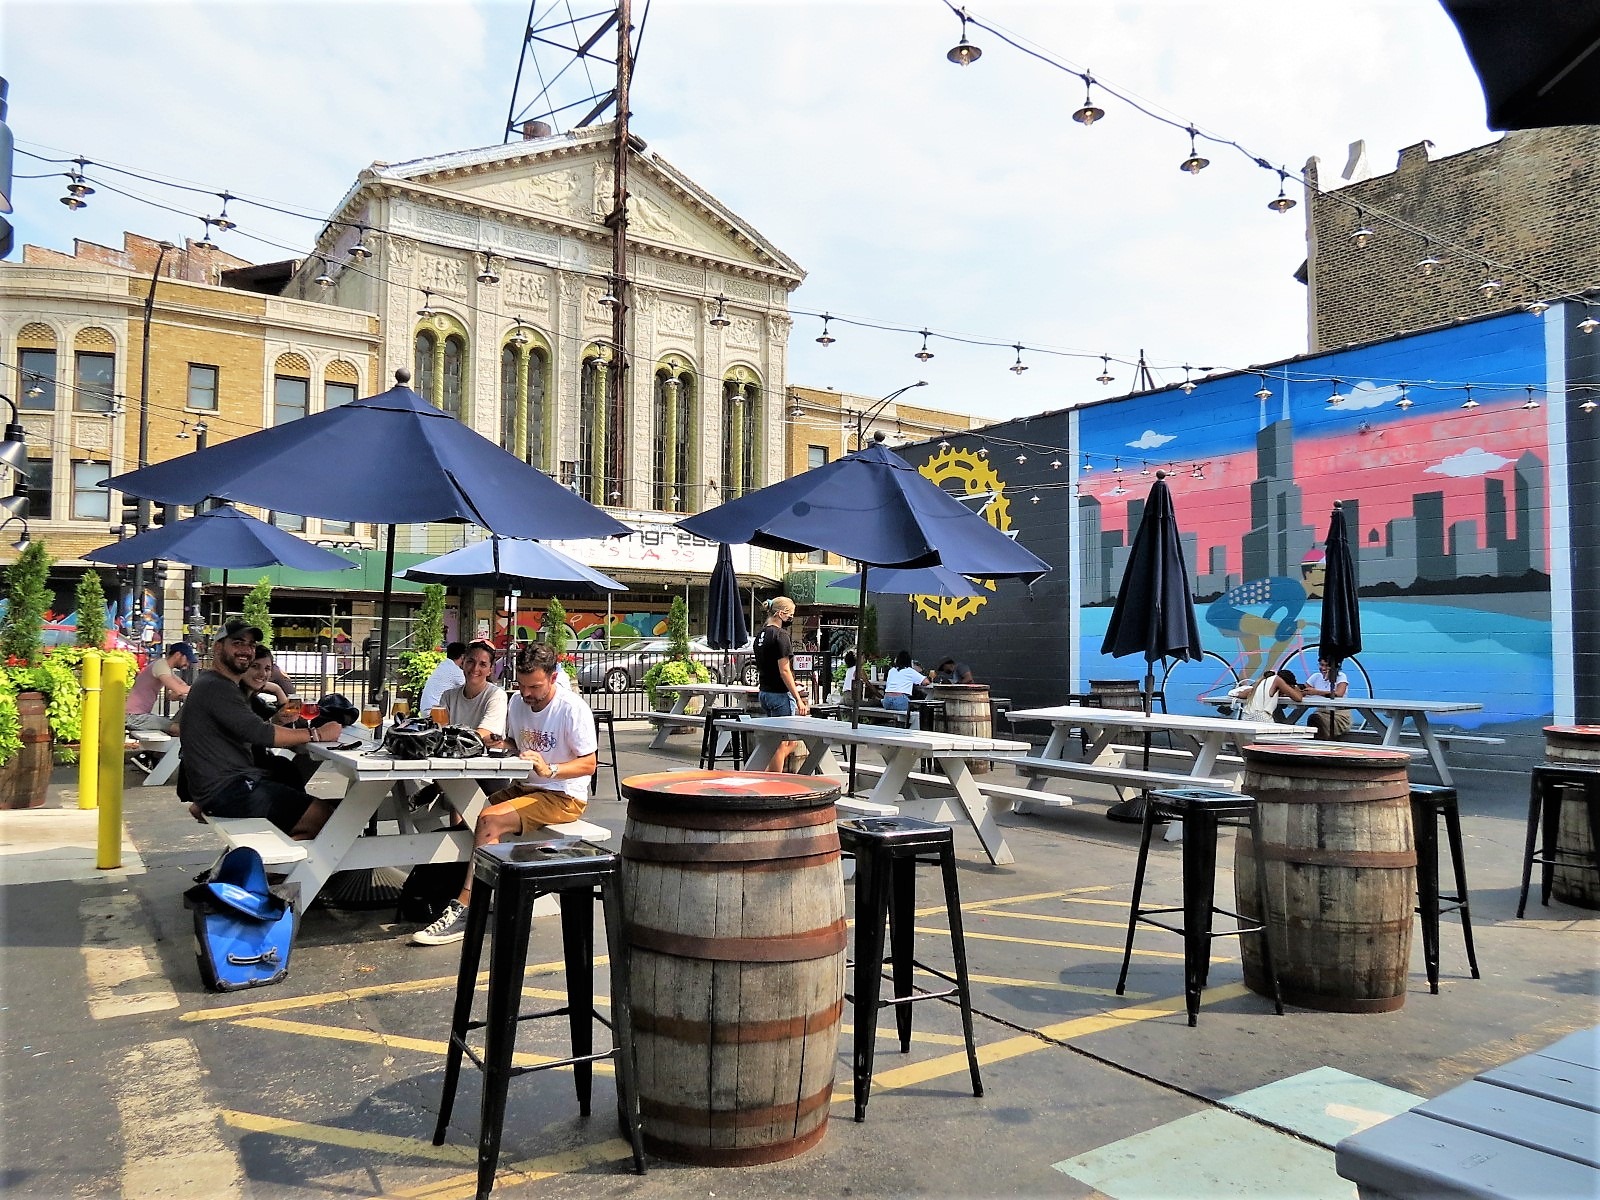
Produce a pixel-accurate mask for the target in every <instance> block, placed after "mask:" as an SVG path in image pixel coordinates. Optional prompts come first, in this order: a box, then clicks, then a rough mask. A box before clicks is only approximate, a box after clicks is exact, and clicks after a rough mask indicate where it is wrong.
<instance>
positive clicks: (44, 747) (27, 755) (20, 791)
mask: <svg viewBox="0 0 1600 1200" xmlns="http://www.w3.org/2000/svg"><path fill="white" fill-rule="evenodd" d="M17 717H18V719H19V720H20V721H21V722H22V750H21V752H20V753H19V754H18V755H17V759H16V763H15V765H14V767H12V768H11V769H10V770H8V771H7V776H8V784H9V786H8V787H6V788H5V789H4V794H3V795H0V806H3V807H5V808H41V807H43V805H44V802H45V797H46V796H47V795H48V794H49V791H50V769H51V765H52V764H51V761H50V718H49V716H48V713H47V711H46V707H45V697H44V693H42V692H18V693H17Z"/></svg>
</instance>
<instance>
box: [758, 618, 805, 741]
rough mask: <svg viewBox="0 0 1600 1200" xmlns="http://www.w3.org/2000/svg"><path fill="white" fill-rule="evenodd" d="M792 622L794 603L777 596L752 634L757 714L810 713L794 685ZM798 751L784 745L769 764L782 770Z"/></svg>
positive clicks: (788, 714)
mask: <svg viewBox="0 0 1600 1200" xmlns="http://www.w3.org/2000/svg"><path fill="white" fill-rule="evenodd" d="M793 621H794V601H793V600H791V599H789V597H787V596H777V597H775V598H774V599H772V600H771V601H770V602H769V603H768V605H767V623H766V624H765V625H763V626H762V627H761V630H760V632H759V633H757V634H756V640H755V646H754V654H755V660H756V670H757V671H758V672H759V673H760V677H761V678H760V682H759V684H758V686H759V688H760V696H759V699H760V701H761V711H762V712H763V713H764V714H766V715H767V716H769V717H793V716H802V717H803V716H805V715H806V714H807V713H808V712H810V711H811V709H810V706H809V705H808V704H807V703H806V702H805V700H804V699H803V698H802V697H801V695H800V687H799V685H798V684H796V683H795V681H794V647H793V645H792V644H791V643H790V641H789V625H790V623H791V622H793ZM799 747H800V743H798V742H784V743H783V744H782V745H780V746H779V747H778V753H777V755H776V756H775V757H774V758H773V760H772V762H773V766H774V767H775V768H776V769H777V770H780V771H781V770H783V769H784V768H785V765H786V764H787V763H788V761H789V756H790V755H791V754H793V753H794V752H795V751H797V750H798V749H799Z"/></svg>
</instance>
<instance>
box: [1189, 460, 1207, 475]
mask: <svg viewBox="0 0 1600 1200" xmlns="http://www.w3.org/2000/svg"><path fill="white" fill-rule="evenodd" d="M1210 465H1211V464H1210V463H1208V462H1204V463H1195V465H1194V470H1192V471H1190V472H1189V478H1190V479H1204V478H1205V477H1206V468H1207V467H1209V466H1210Z"/></svg>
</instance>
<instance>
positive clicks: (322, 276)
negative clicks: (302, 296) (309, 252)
mask: <svg viewBox="0 0 1600 1200" xmlns="http://www.w3.org/2000/svg"><path fill="white" fill-rule="evenodd" d="M321 262H322V270H321V271H319V272H317V277H316V279H314V280H312V282H313V283H315V284H316V285H317V286H318V287H319V288H322V289H323V290H327V289H328V288H331V287H332V286H333V276H332V275H330V274H328V260H327V259H325V258H324V259H321Z"/></svg>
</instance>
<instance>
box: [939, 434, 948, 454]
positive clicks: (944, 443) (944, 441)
mask: <svg viewBox="0 0 1600 1200" xmlns="http://www.w3.org/2000/svg"><path fill="white" fill-rule="evenodd" d="M939 449H941V450H948V449H950V440H949V439H948V438H946V437H945V436H944V435H943V434H940V435H939Z"/></svg>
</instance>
